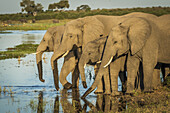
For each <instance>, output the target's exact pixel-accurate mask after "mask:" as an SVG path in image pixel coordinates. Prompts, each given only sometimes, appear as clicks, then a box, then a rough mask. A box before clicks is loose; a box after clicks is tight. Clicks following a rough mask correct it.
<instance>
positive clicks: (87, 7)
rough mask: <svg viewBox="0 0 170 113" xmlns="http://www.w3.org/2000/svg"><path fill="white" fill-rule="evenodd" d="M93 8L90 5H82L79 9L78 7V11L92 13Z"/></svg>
mask: <svg viewBox="0 0 170 113" xmlns="http://www.w3.org/2000/svg"><path fill="white" fill-rule="evenodd" d="M90 10H91V8H90V7H89V6H88V5H81V6H79V7H77V9H76V11H86V12H87V11H90Z"/></svg>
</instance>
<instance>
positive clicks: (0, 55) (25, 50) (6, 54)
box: [0, 44, 38, 60]
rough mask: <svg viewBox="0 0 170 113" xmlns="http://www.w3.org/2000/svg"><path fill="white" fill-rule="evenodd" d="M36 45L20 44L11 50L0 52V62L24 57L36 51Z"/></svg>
mask: <svg viewBox="0 0 170 113" xmlns="http://www.w3.org/2000/svg"><path fill="white" fill-rule="evenodd" d="M37 47H38V44H21V45H18V46H15V47H14V48H13V49H12V50H8V51H0V60H2V59H7V58H18V57H25V56H26V54H30V53H33V52H35V51H36V49H37Z"/></svg>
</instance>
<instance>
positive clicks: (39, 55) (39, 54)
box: [36, 52, 45, 82]
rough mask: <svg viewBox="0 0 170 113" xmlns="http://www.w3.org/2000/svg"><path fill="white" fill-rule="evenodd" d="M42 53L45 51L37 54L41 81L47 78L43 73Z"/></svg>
mask: <svg viewBox="0 0 170 113" xmlns="http://www.w3.org/2000/svg"><path fill="white" fill-rule="evenodd" d="M42 54H43V52H39V53H38V54H36V62H37V68H38V74H39V80H40V81H41V82H45V80H44V79H43V73H42Z"/></svg>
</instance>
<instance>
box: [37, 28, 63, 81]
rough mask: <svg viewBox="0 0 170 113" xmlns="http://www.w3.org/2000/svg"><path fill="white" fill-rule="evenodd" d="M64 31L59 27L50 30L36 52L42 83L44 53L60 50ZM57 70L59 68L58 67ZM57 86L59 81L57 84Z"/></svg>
mask: <svg viewBox="0 0 170 113" xmlns="http://www.w3.org/2000/svg"><path fill="white" fill-rule="evenodd" d="M63 31H64V26H57V27H51V28H49V29H48V30H47V31H46V33H45V35H44V37H43V39H42V40H41V42H40V44H39V46H38V48H37V51H36V53H35V54H36V62H37V67H38V73H39V80H40V81H41V82H44V81H45V80H44V79H43V76H42V75H43V73H42V54H43V53H44V52H51V51H54V48H58V46H59V44H60V41H61V37H62V34H63ZM56 68H57V67H56ZM55 83H56V84H57V81H56V82H55Z"/></svg>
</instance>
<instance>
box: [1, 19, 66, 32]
mask: <svg viewBox="0 0 170 113" xmlns="http://www.w3.org/2000/svg"><path fill="white" fill-rule="evenodd" d="M53 21H54V20H39V21H36V23H31V20H29V21H28V22H27V23H23V24H21V23H20V22H17V21H12V22H11V23H12V24H7V25H6V26H4V25H3V24H2V23H1V24H0V33H7V32H4V30H46V29H48V28H49V27H53V26H59V25H64V24H65V23H66V22H67V21H68V20H61V21H60V22H59V23H53Z"/></svg>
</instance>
